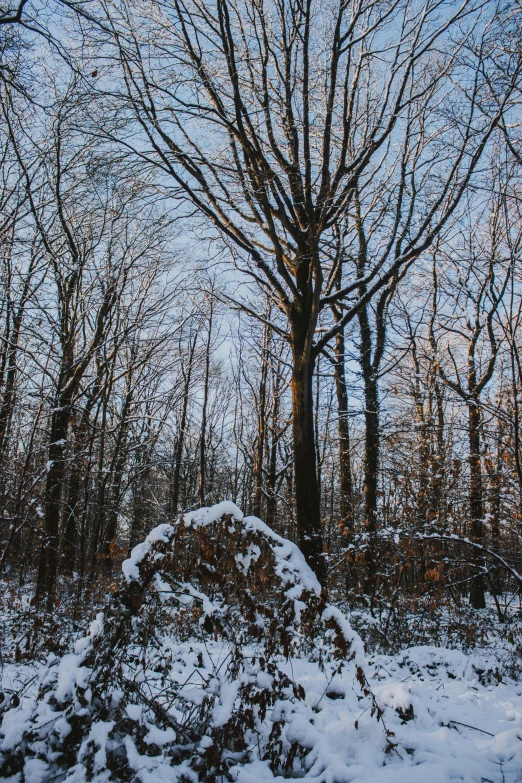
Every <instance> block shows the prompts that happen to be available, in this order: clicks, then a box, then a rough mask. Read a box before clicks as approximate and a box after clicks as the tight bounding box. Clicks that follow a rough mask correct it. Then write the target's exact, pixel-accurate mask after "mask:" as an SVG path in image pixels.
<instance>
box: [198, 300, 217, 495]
mask: <svg viewBox="0 0 522 783" xmlns="http://www.w3.org/2000/svg"><path fill="white" fill-rule="evenodd" d="M213 315H214V299H213V298H212V297H211V300H210V312H209V319H208V335H207V346H206V353H205V381H204V387H203V407H202V411H201V434H200V441H199V505H200V506H201V507H203V506H204V505H205V498H206V464H205V460H206V438H207V405H208V388H209V377H210V346H211V343H212V321H213Z"/></svg>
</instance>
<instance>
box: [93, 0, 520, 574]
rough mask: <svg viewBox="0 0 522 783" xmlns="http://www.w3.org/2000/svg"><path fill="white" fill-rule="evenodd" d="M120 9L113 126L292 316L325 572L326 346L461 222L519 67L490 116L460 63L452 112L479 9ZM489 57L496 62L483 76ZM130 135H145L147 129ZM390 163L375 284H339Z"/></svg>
mask: <svg viewBox="0 0 522 783" xmlns="http://www.w3.org/2000/svg"><path fill="white" fill-rule="evenodd" d="M104 7H105V10H106V13H107V18H106V20H105V22H104V23H105V25H106V26H110V27H111V29H112V34H113V35H112V45H113V46H114V47H115V48H114V49H113V52H114V56H115V58H116V59H117V60H118V61H119V63H120V65H121V87H122V89H121V90H120V91H119V92H118V95H117V96H116V97H117V100H118V101H119V102H120V105H121V106H122V111H121V112H120V113H119V114H118V121H119V123H120V125H121V128H122V130H121V133H119V132H118V129H117V128H114V130H113V132H112V138H113V139H117V140H118V142H119V143H120V144H121V145H123V147H124V148H126V149H128V150H132V152H133V153H134V154H136V155H137V156H138V158H139V160H140V161H141V163H143V162H145V163H147V164H152V165H154V166H156V167H157V168H158V169H159V171H160V172H161V175H162V177H163V181H164V182H168V181H169V180H170V182H171V183H172V185H173V189H174V193H175V194H176V195H177V196H184V197H185V198H188V199H189V201H190V202H191V204H192V205H193V206H194V207H196V210H197V212H198V213H199V214H200V215H201V216H203V217H204V218H205V219H208V220H209V221H210V223H211V224H213V225H214V226H215V228H216V230H217V232H218V234H219V236H221V238H222V239H224V240H225V242H226V243H227V244H228V245H229V249H230V252H231V253H232V254H233V256H234V258H235V259H236V262H237V264H238V265H239V267H240V268H241V270H242V271H244V272H246V273H247V274H248V275H249V276H250V278H251V279H254V280H255V281H256V282H257V283H258V284H259V286H260V287H261V289H262V290H263V291H265V292H266V293H268V295H269V296H270V297H271V298H272V299H273V301H274V303H275V304H276V305H277V307H278V308H280V309H281V310H282V311H283V312H284V313H285V315H286V318H287V324H288V329H287V330H286V331H284V334H285V336H286V338H287V339H288V340H289V342H290V345H291V347H292V357H293V359H292V361H293V373H292V400H293V402H292V405H293V440H294V476H295V488H296V513H297V522H298V529H299V537H300V543H301V546H302V548H303V551H304V553H305V556H306V557H307V559H308V561H309V562H310V563H311V564H312V565H313V567H314V568H315V569H316V570H317V573H318V574H319V575H320V577H321V579H322V581H323V582H324V581H325V573H326V570H325V566H324V558H323V545H322V537H321V525H320V509H319V487H318V481H317V465H316V460H315V443H314V427H313V421H314V417H313V392H312V376H313V370H314V365H315V360H316V357H317V356H318V354H319V353H320V352H321V350H322V349H323V348H324V346H326V345H327V344H328V343H329V342H330V340H331V339H333V338H334V337H335V335H336V334H337V333H339V332H340V331H341V330H342V328H343V327H344V326H345V325H346V324H347V323H349V322H350V321H351V320H352V319H353V318H354V317H355V315H356V313H357V312H358V311H359V310H360V308H361V307H363V306H364V305H365V304H366V303H367V302H369V301H370V300H371V299H372V298H373V297H374V295H375V294H376V293H377V292H378V291H379V290H381V289H382V288H383V287H384V286H386V285H388V284H389V282H390V281H391V280H392V279H393V278H394V276H395V275H397V273H398V272H399V270H402V269H403V268H405V267H407V266H408V264H411V263H412V262H413V260H414V259H415V258H416V257H418V255H419V254H420V253H421V252H423V251H424V250H425V249H426V248H427V247H428V246H429V245H430V243H431V242H432V241H433V239H434V237H435V236H436V235H437V234H438V232H439V231H440V230H441V228H442V227H443V226H444V225H445V223H446V221H447V220H448V218H449V216H450V215H451V214H452V213H453V211H454V210H455V208H456V206H457V204H458V202H459V200H460V199H461V197H462V194H463V192H464V191H465V189H466V186H467V184H468V181H469V179H470V177H471V175H472V173H473V171H474V169H475V167H476V164H477V162H478V160H479V158H480V156H481V153H482V151H483V150H484V148H485V146H486V144H487V142H488V140H489V138H490V136H491V134H492V132H493V130H494V129H495V127H496V126H497V124H498V121H499V117H500V116H501V113H502V111H503V110H504V107H505V105H506V103H507V101H508V100H509V98H510V95H511V92H512V89H513V82H514V81H515V80H516V79H518V70H517V72H516V74H514V75H513V76H512V79H511V81H510V83H509V84H507V85H506V87H505V89H504V91H503V93H502V95H501V96H500V97H499V99H498V101H497V104H498V105H497V109H496V112H493V115H492V116H491V117H486V118H484V116H483V115H482V114H480V116H479V113H478V112H477V111H476V103H477V101H479V100H480V95H481V94H482V91H483V89H485V81H487V79H486V80H484V79H483V78H475V76H476V74H477V73H478V70H473V69H471V68H470V69H469V70H468V72H467V73H468V75H467V76H465V75H463V74H462V73H461V76H462V78H463V79H464V81H466V80H467V82H468V87H469V90H468V89H466V92H465V95H466V97H468V96H470V100H469V102H467V103H466V109H465V111H464V116H463V114H462V112H460V113H459V116H458V117H456V116H455V115H452V113H451V111H450V110H449V106H450V102H451V91H452V88H451V87H450V83H451V82H450V76H451V73H452V71H453V70H454V68H455V67H456V54H457V53H458V51H459V43H458V42H457V43H456V42H455V36H458V32H457V30H458V24H460V23H461V22H462V23H463V24H466V23H467V25H468V27H473V25H476V26H477V35H479V36H480V35H486V34H487V35H490V36H491V35H492V33H491V30H492V27H491V26H489V27H487V31H486V28H484V27H483V26H482V21H483V20H482V19H481V17H480V14H478V15H477V13H476V12H475V11H474V7H473V6H472V5H471V4H465V5H464V6H462V7H459V8H456V9H455V10H454V11H453V12H452V13H451V14H449V15H447V16H445V17H444V18H440V17H439V12H438V8H439V7H438V4H437V3H435V2H431V0H429V1H428V2H426V3H424V4H422V3H421V4H419V5H417V4H415V3H413V2H408V0H405V1H403V2H394V3H392V4H390V5H386V6H382V7H381V6H375V5H374V4H371V3H368V4H365V3H360V2H346V0H342V2H339V3H336V4H334V5H333V6H331V7H328V8H327V9H324V7H323V5H322V4H320V3H318V2H313V0H307V2H306V3H304V4H296V3H292V2H286V1H285V2H283V3H266V4H258V3H254V2H251V0H244V1H243V0H241V1H240V2H235V1H234V2H230V0H217V2H216V3H215V4H208V3H207V2H201V0H190V2H184V1H183V0H176V1H175V2H174V3H173V4H170V3H163V2H161V0H155V2H153V3H151V4H149V5H148V6H147V7H146V8H144V7H143V6H142V5H141V4H139V3H137V4H136V3H132V2H124V3H121V4H120V5H118V7H117V8H116V7H115V6H113V5H108V4H106V5H104ZM149 11H150V13H149ZM466 20H467V22H466ZM481 31H482V32H481ZM469 32H470V31H469V29H466V31H465V33H464V34H463V36H464V38H465V37H466V36H468V35H469ZM108 45H109V46H110V45H111V42H109V44H108ZM489 56H490V55H489V54H488V57H489ZM156 66H158V67H156ZM487 68H488V61H487V60H486V59H484V61H483V63H482V71H483V72H487ZM472 70H473V74H472V72H471V71H472ZM110 78H111V80H112V79H113V78H114V76H113V75H111V77H110ZM115 91H116V89H115V87H113V88H112V90H110V92H112V93H113V94H114V92H115ZM443 93H445V99H443V98H442V95H443ZM459 95H460V96H461V97H462V95H461V94H460V93H459ZM446 99H447V100H446ZM441 102H442V105H446V106H447V107H448V110H447V111H446V110H445V109H443V108H441ZM123 108H125V110H126V115H127V116H126V118H125V116H124V113H123ZM125 119H127V122H125ZM420 126H422V128H424V130H423V131H422V132H421V131H420V130H419V128H420ZM435 128H436V131H435ZM105 130H107V128H105ZM129 130H131V131H140V132H141V134H138V135H139V136H140V140H139V141H138V140H137V137H136V141H134V139H133V137H132V133H131V135H129ZM419 133H421V135H422V145H421V146H422V155H421V156H420V157H418V156H417V157H416V156H415V155H410V154H409V150H410V147H411V145H413V146H414V147H415V148H417V140H418V138H419ZM449 150H451V152H449ZM405 161H406V162H405ZM428 161H429V162H428ZM421 162H422V165H421ZM383 166H385V167H386V168H387V170H388V171H390V172H392V171H393V172H395V173H394V174H390V179H389V182H390V186H389V188H388V191H389V207H388V214H389V216H390V224H389V225H390V239H389V243H388V246H387V249H386V248H384V247H383V248H382V249H381V252H380V253H379V254H378V255H376V256H375V257H374V258H373V259H372V264H371V265H370V266H369V267H368V268H367V269H366V270H365V275H364V278H363V279H360V278H359V279H357V278H355V279H353V278H351V279H346V278H345V279H344V280H343V284H342V286H341V287H340V288H339V287H338V286H337V287H336V285H335V281H336V280H337V279H338V278H337V275H336V269H335V268H334V267H332V265H331V263H329V261H328V259H330V258H331V256H330V254H328V253H326V252H325V249H326V248H327V247H328V246H329V244H330V242H331V238H332V231H333V229H334V226H335V225H336V224H337V223H338V221H339V220H340V219H341V218H342V217H343V216H344V215H346V213H347V211H348V210H349V209H350V208H351V205H352V204H353V197H354V193H355V190H356V188H357V187H358V186H359V185H360V182H361V181H362V180H363V179H364V180H365V182H366V183H371V181H372V177H374V176H375V174H376V172H378V171H379V170H380V169H381V167H383ZM435 166H437V167H438V169H437V175H436V176H435V175H434V174H433V172H434V169H435ZM401 167H402V168H401ZM412 167H413V168H412ZM415 172H417V173H415ZM392 182H393V184H392ZM411 185H413V187H411ZM362 288H364V293H361V291H362ZM343 301H349V304H348V305H346V307H345V309H344V311H343V317H342V318H341V319H340V320H339V321H338V323H334V324H330V325H329V326H327V327H326V331H325V332H322V333H321V334H320V336H319V337H317V339H316V336H317V329H318V327H319V321H320V317H321V315H322V314H324V313H330V308H331V305H332V304H334V303H336V302H339V303H340V302H343ZM243 305H244V306H245V307H246V308H247V309H250V311H252V310H253V311H254V312H255V311H256V308H255V306H254V307H253V308H252V307H249V306H248V304H246V303H245V302H243ZM255 314H257V313H256V312H255ZM257 315H258V314H257ZM278 331H279V332H281V330H280V329H278Z"/></svg>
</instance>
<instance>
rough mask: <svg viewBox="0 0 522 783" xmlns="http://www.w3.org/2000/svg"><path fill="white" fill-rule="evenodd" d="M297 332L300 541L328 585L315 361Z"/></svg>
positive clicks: (296, 457) (294, 389)
mask: <svg viewBox="0 0 522 783" xmlns="http://www.w3.org/2000/svg"><path fill="white" fill-rule="evenodd" d="M300 337H301V335H299V334H298V335H295V334H294V340H293V345H292V349H293V367H292V435H293V446H294V482H295V504H296V522H297V529H298V531H299V543H300V547H301V550H302V552H303V554H304V556H305V558H306V561H307V563H308V564H309V565H310V567H311V568H312V569H313V570H314V571H315V574H316V576H317V578H318V580H319V582H320V583H321V585H322V586H323V587H324V588H325V587H326V563H325V558H324V551H323V536H322V530H321V512H320V504H319V483H318V479H317V464H316V450H315V438H314V412H313V383H312V380H313V370H314V362H313V359H312V357H311V355H310V352H309V351H307V350H306V346H305V340H304V339H302V338H301V339H300Z"/></svg>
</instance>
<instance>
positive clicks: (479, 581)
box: [468, 400, 486, 609]
mask: <svg viewBox="0 0 522 783" xmlns="http://www.w3.org/2000/svg"><path fill="white" fill-rule="evenodd" d="M468 425H469V473H470V491H469V506H470V513H471V536H470V537H471V540H472V541H474V542H475V543H477V544H483V543H484V501H483V491H482V465H481V457H480V407H479V405H478V402H477V401H476V400H473V401H471V402H470V404H469V405H468ZM473 566H474V568H476V569H477V570H482V568H483V567H484V559H483V558H482V557H480V555H479V556H476V557H475V558H474V560H473ZM469 600H470V603H471V605H472V606H473V607H474V608H475V609H484V608H485V606H486V601H485V597H484V578H483V576H482V574H478V575H477V576H475V577H473V579H472V581H471V585H470V591H469Z"/></svg>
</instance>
